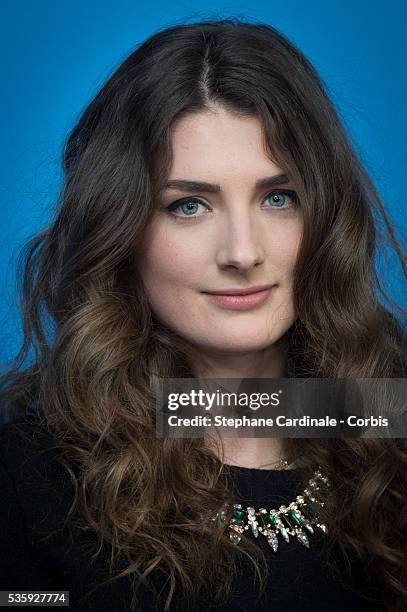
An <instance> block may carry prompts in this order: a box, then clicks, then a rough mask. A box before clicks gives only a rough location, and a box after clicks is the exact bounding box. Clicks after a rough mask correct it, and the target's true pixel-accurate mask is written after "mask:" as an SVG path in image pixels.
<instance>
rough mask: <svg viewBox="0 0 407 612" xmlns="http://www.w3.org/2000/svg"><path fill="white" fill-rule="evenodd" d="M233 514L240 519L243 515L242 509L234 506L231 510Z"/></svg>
mask: <svg viewBox="0 0 407 612" xmlns="http://www.w3.org/2000/svg"><path fill="white" fill-rule="evenodd" d="M233 516H234V517H235V518H237V519H242V518H243V517H244V510H239V509H238V508H235V509H234V510H233Z"/></svg>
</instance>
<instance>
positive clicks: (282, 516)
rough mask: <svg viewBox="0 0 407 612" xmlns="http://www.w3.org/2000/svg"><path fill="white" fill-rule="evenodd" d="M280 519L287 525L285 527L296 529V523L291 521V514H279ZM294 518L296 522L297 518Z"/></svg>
mask: <svg viewBox="0 0 407 612" xmlns="http://www.w3.org/2000/svg"><path fill="white" fill-rule="evenodd" d="M280 518H283V519H284V520H285V522H286V523H287V525H288V526H289V527H290V528H291V529H293V528H294V527H296V525H297V522H296V521H293V517H292V514H291V512H288V514H281V515H280ZM295 518H296V520H298V519H297V517H295Z"/></svg>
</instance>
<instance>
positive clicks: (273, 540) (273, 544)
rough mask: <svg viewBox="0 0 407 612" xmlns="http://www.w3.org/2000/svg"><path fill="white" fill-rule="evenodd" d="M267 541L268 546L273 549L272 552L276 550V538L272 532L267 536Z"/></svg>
mask: <svg viewBox="0 0 407 612" xmlns="http://www.w3.org/2000/svg"><path fill="white" fill-rule="evenodd" d="M267 542H268V543H269V544H270V546H271V548H272V549H273V550H274V552H276V551H277V548H278V539H277V536H276V535H275V534H274V533H273V534H272V535H270V536H269V537H268V538H267Z"/></svg>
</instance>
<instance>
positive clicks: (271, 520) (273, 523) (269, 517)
mask: <svg viewBox="0 0 407 612" xmlns="http://www.w3.org/2000/svg"><path fill="white" fill-rule="evenodd" d="M264 520H265V521H266V523H269V524H270V525H271V527H272V528H273V529H275V527H276V521H275V518H274V516H273V515H272V514H265V515H264Z"/></svg>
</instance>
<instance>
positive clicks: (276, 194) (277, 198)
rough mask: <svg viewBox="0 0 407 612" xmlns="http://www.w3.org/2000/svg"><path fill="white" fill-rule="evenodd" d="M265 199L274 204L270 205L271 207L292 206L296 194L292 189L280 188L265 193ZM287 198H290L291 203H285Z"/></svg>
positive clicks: (295, 199) (283, 207) (295, 200)
mask: <svg viewBox="0 0 407 612" xmlns="http://www.w3.org/2000/svg"><path fill="white" fill-rule="evenodd" d="M269 198H270V200H269ZM265 200H269V201H271V202H272V203H273V204H274V205H275V206H272V207H271V208H276V209H280V208H282V209H286V208H292V206H293V205H295V203H296V202H297V194H296V192H295V191H292V190H286V189H284V190H280V191H277V190H276V191H272V192H271V193H269V194H268V195H266V197H265ZM287 200H291V204H290V203H289V204H287ZM285 204H286V205H285ZM268 208H269V207H268Z"/></svg>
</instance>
